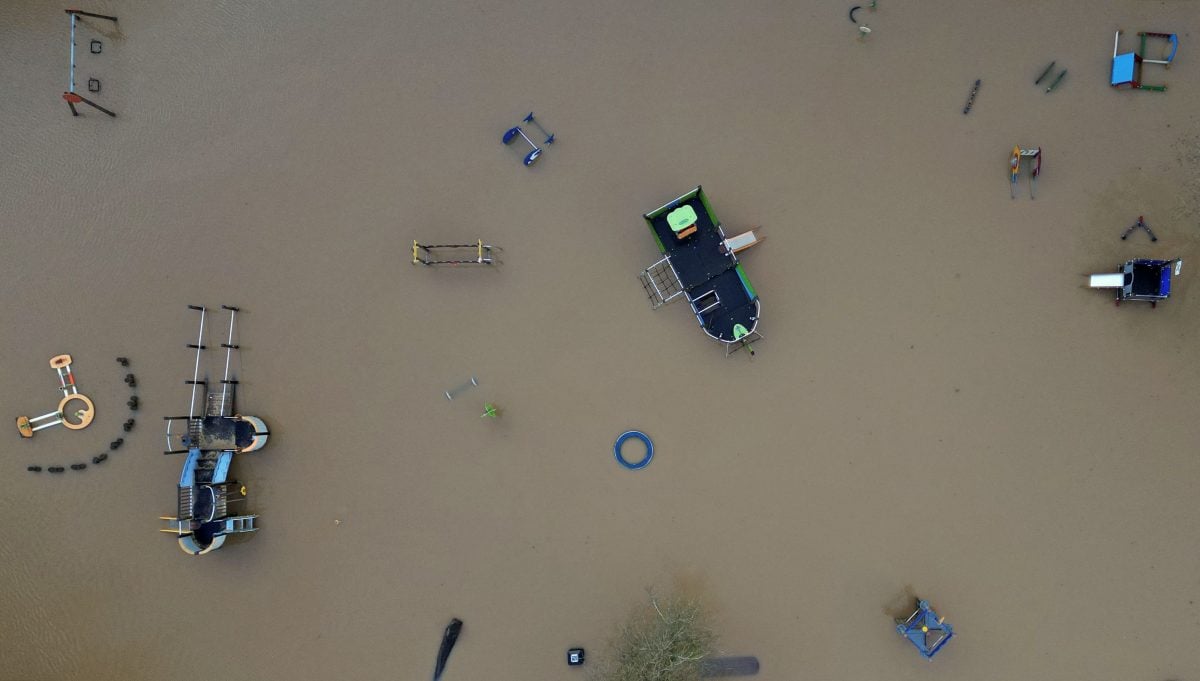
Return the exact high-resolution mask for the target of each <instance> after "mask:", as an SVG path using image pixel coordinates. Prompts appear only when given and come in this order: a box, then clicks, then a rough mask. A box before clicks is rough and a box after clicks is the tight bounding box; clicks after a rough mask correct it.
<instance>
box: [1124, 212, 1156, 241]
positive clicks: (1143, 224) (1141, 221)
mask: <svg viewBox="0 0 1200 681" xmlns="http://www.w3.org/2000/svg"><path fill="white" fill-rule="evenodd" d="M1144 218H1145V216H1144V215H1139V216H1138V220H1137V222H1135V223H1133V224H1132V225H1130V226H1129V229H1127V230H1125V233H1124V234H1122V235H1121V241H1124V240H1125V239H1126V237H1128V236H1129V235H1130V234H1132V233H1133V230H1135V229H1138V228H1141V229H1144V230H1146V233H1147V234H1149V235H1150V240H1151V241H1158V237H1156V236H1154V232H1153V231H1152V230H1151V229H1150V225H1147V224H1146V221H1145V219H1144Z"/></svg>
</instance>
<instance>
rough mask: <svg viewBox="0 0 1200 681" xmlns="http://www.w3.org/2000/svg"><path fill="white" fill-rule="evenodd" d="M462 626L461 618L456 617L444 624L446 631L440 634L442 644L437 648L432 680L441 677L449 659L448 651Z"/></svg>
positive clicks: (452, 648) (435, 680)
mask: <svg viewBox="0 0 1200 681" xmlns="http://www.w3.org/2000/svg"><path fill="white" fill-rule="evenodd" d="M462 626H463V623H462V620H460V619H458V618H457V617H456V618H454V619H452V620H450V624H448V625H446V631H445V633H443V634H442V646H441V647H440V648H438V656H437V665H436V666H434V668H433V681H438V679H440V678H442V672H444V671H446V660H448V659H450V651H451V650H454V644H455V643H456V642H457V641H458V634H459V633H460V632H461V631H462Z"/></svg>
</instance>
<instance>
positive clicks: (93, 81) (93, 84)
mask: <svg viewBox="0 0 1200 681" xmlns="http://www.w3.org/2000/svg"><path fill="white" fill-rule="evenodd" d="M99 91H100V80H99V79H98V78H88V92H99Z"/></svg>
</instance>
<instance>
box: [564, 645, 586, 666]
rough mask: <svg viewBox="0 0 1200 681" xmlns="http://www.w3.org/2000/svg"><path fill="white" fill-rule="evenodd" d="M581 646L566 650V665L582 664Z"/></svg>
mask: <svg viewBox="0 0 1200 681" xmlns="http://www.w3.org/2000/svg"><path fill="white" fill-rule="evenodd" d="M583 657H584V652H583V648H571V649H570V650H568V651H567V666H568V667H578V666H579V665H581V664H583Z"/></svg>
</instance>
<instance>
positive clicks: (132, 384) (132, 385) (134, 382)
mask: <svg viewBox="0 0 1200 681" xmlns="http://www.w3.org/2000/svg"><path fill="white" fill-rule="evenodd" d="M125 382H126V383H128V384H129V387H130V388H135V387H137V379H136V378H134V377H133V374H125Z"/></svg>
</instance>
